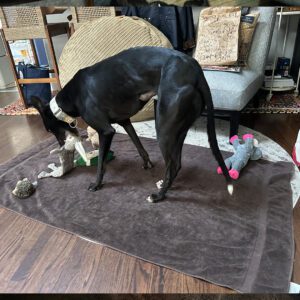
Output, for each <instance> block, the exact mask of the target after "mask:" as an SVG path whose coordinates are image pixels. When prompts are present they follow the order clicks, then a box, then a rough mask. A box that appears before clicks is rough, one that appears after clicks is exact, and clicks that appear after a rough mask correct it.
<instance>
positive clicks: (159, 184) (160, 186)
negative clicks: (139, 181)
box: [156, 180, 164, 190]
mask: <svg viewBox="0 0 300 300" xmlns="http://www.w3.org/2000/svg"><path fill="white" fill-rule="evenodd" d="M163 183H164V181H163V180H159V181H157V182H156V186H157V188H158V189H159V190H160V189H161V188H162V186H163Z"/></svg>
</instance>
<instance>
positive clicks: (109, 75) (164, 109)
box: [31, 47, 233, 202]
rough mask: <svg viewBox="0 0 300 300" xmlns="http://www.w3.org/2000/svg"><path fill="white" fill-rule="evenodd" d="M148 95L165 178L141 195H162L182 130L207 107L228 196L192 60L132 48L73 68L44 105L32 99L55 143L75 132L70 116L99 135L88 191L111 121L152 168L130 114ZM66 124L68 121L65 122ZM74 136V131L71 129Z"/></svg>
mask: <svg viewBox="0 0 300 300" xmlns="http://www.w3.org/2000/svg"><path fill="white" fill-rule="evenodd" d="M154 95H157V101H155V106H154V109H155V124H156V132H157V139H158V143H159V147H160V149H161V152H162V155H163V158H164V160H165V164H166V173H165V178H164V180H163V181H162V184H161V186H160V188H159V191H158V193H155V194H152V195H151V196H149V197H148V198H147V200H148V201H150V202H156V201H159V200H162V199H164V198H165V195H166V192H167V190H168V189H169V188H170V186H171V184H172V182H173V180H174V179H175V177H176V175H177V174H178V171H179V170H180V168H181V152H182V146H183V142H184V139H185V137H186V134H187V132H188V130H189V128H190V127H191V125H192V124H193V123H194V121H195V120H196V119H197V118H198V117H199V116H200V115H201V113H202V112H203V110H204V108H205V106H206V108H207V133H208V139H209V143H210V146H211V149H212V152H213V154H214V156H215V158H216V160H217V162H218V164H219V165H220V166H221V169H222V171H223V174H224V175H225V178H226V181H227V187H228V191H229V193H230V194H232V191H233V186H232V184H231V178H230V176H229V174H228V170H227V168H226V167H225V164H224V160H223V157H222V155H221V153H220V150H219V147H218V143H217V140H216V133H215V123H214V116H213V103H212V98H211V93H210V89H209V87H208V84H207V82H206V80H205V78H204V75H203V71H202V69H201V67H200V65H199V64H198V62H197V61H196V60H195V59H193V58H192V57H190V56H188V55H185V54H183V53H181V52H178V51H175V50H172V49H166V48H160V47H137V48H131V49H128V50H125V51H122V52H121V53H119V54H117V55H114V56H112V57H110V58H108V59H105V60H103V61H101V62H99V63H96V64H95V65H93V66H90V67H87V68H84V69H82V70H80V71H78V72H77V73H76V74H75V76H74V77H73V78H72V80H70V81H69V82H68V84H67V85H66V86H65V87H64V88H63V89H62V90H61V91H60V92H59V93H58V94H57V96H56V99H52V100H51V102H53V101H54V102H55V101H56V103H54V104H53V103H52V104H53V105H51V102H50V105H45V104H43V103H42V102H41V101H40V99H38V98H36V97H33V98H32V99H31V100H32V106H34V107H35V108H37V109H38V111H39V113H40V115H41V116H42V118H43V122H44V125H45V127H46V129H47V130H48V131H50V132H52V133H53V134H54V135H55V136H56V138H57V140H58V142H59V144H60V145H63V144H64V139H65V135H66V133H67V132H68V131H69V132H73V133H77V131H76V129H74V128H72V126H69V125H72V124H71V123H72V122H73V121H74V120H75V118H76V117H79V116H80V117H82V119H83V120H84V121H85V122H86V123H87V124H88V125H89V126H91V127H92V128H94V129H95V130H96V131H97V132H98V134H99V139H100V141H101V142H100V145H101V147H100V148H101V149H100V151H99V163H98V169H97V179H96V182H95V183H92V184H90V186H89V190H90V191H96V190H98V189H100V188H101V187H102V179H103V175H104V160H103V158H104V157H106V154H107V153H108V151H109V149H110V145H111V142H112V139H113V136H114V134H115V130H114V128H113V127H112V126H111V124H113V123H117V124H120V125H121V126H123V127H124V129H125V131H126V132H127V133H128V135H129V136H130V138H131V139H132V141H133V143H134V145H135V146H136V148H137V150H138V152H139V154H140V156H141V157H142V159H143V161H144V164H143V167H144V168H145V169H146V168H149V167H152V166H153V165H152V163H151V161H150V159H149V156H148V153H147V152H146V150H145V149H144V147H143V145H142V144H141V142H140V140H139V138H138V136H137V134H136V132H135V130H134V128H133V126H132V124H131V122H130V117H132V116H133V115H134V114H136V113H137V112H138V111H139V110H141V109H142V108H143V106H144V105H145V104H146V103H147V101H149V100H150V99H151V98H152V97H153V96H154ZM68 123H69V124H68ZM77 134H78V133H77Z"/></svg>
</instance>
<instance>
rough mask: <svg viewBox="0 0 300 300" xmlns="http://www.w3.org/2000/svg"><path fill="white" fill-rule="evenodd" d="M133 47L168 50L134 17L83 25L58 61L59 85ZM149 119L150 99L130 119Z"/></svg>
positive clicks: (153, 30) (157, 33) (158, 35)
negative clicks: (79, 72) (89, 67)
mask: <svg viewBox="0 0 300 300" xmlns="http://www.w3.org/2000/svg"><path fill="white" fill-rule="evenodd" d="M137 46H158V47H167V48H171V47H172V46H171V43H170V42H169V40H168V39H167V38H166V37H165V36H164V35H163V34H162V33H161V32H160V31H159V30H158V29H157V28H156V27H154V26H153V25H151V24H150V23H148V22H147V21H145V20H143V19H140V18H137V17H102V18H100V19H97V20H95V21H92V22H87V23H83V25H81V26H80V27H79V28H78V30H76V31H75V33H74V34H73V35H72V37H71V38H70V40H69V41H68V42H67V44H66V45H65V47H64V49H63V51H62V54H61V57H60V61H59V69H60V80H61V84H62V86H64V85H66V83H67V82H68V81H69V80H70V79H72V78H73V76H74V75H75V74H76V72H77V71H78V70H80V69H82V68H85V67H88V66H91V65H93V64H95V63H97V62H99V61H101V60H103V59H106V58H108V57H110V56H113V55H115V54H117V53H119V52H121V51H123V50H126V49H128V48H131V47H137ZM153 117H154V111H153V100H150V101H149V102H148V103H147V104H146V105H145V106H144V108H143V109H142V110H141V111H140V112H139V113H138V114H136V115H135V116H133V118H132V119H131V120H132V121H133V122H137V121H143V120H147V119H151V118H153Z"/></svg>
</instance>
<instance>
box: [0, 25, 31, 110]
mask: <svg viewBox="0 0 300 300" xmlns="http://www.w3.org/2000/svg"><path fill="white" fill-rule="evenodd" d="M0 36H1V38H2V40H3V44H4V48H5V51H6V54H7V56H8V59H9V62H10V66H11V70H12V72H13V75H14V78H15V82H16V86H17V89H18V92H19V96H20V99H21V101H22V102H23V105H24V106H25V107H26V108H27V104H26V102H25V97H24V94H23V90H22V87H21V85H20V84H19V78H18V74H17V70H16V66H15V61H14V57H13V55H12V53H11V50H10V46H9V42H8V41H7V40H6V39H5V35H4V32H3V30H2V29H0Z"/></svg>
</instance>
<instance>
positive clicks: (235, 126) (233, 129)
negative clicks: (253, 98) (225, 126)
mask: <svg viewBox="0 0 300 300" xmlns="http://www.w3.org/2000/svg"><path fill="white" fill-rule="evenodd" d="M240 114H241V112H240V111H232V112H230V133H229V138H231V137H232V136H234V135H237V134H238V131H239V123H240Z"/></svg>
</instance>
